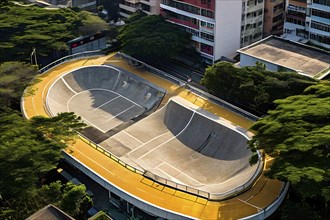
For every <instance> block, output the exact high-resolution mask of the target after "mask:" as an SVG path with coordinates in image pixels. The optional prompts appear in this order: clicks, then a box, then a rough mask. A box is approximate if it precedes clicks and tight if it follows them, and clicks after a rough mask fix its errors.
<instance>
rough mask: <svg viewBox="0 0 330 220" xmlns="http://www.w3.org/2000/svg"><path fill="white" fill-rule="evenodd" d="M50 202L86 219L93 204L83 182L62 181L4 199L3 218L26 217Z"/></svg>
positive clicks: (74, 215) (75, 216)
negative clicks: (31, 192)
mask: <svg viewBox="0 0 330 220" xmlns="http://www.w3.org/2000/svg"><path fill="white" fill-rule="evenodd" d="M48 204H53V205H55V206H57V207H59V208H60V209H61V210H63V211H64V212H66V213H67V214H69V215H70V216H72V217H74V218H76V219H86V218H84V214H85V213H86V211H87V210H88V209H89V208H90V207H92V206H93V201H92V199H91V198H90V197H89V196H88V194H87V192H86V187H85V186H84V185H83V184H80V185H75V184H73V183H72V182H68V183H66V184H62V183H61V182H60V181H56V182H53V183H50V184H49V185H43V186H42V187H41V188H39V189H37V190H36V191H35V192H34V193H33V194H30V195H29V196H28V197H17V198H11V199H9V200H5V201H2V206H1V209H0V218H1V219H26V218H27V217H29V216H30V215H32V214H33V213H34V212H36V211H38V210H39V209H41V208H43V207H44V206H46V205H48Z"/></svg>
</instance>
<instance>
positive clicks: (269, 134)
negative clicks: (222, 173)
mask: <svg viewBox="0 0 330 220" xmlns="http://www.w3.org/2000/svg"><path fill="white" fill-rule="evenodd" d="M275 104H276V105H277V107H276V109H275V110H272V111H269V115H268V116H266V117H264V118H261V119H260V120H259V121H257V122H256V123H255V124H254V125H253V126H252V129H253V130H256V131H257V134H256V135H255V136H254V137H253V138H252V140H251V141H250V147H251V149H252V150H253V151H255V150H256V149H262V150H264V152H265V153H267V154H269V155H271V156H274V157H275V161H274V163H273V165H272V167H271V170H270V172H269V173H268V175H269V176H270V177H272V178H277V179H280V180H283V181H289V182H290V183H291V185H292V187H293V189H294V190H295V192H296V193H298V194H299V195H300V196H301V198H302V200H305V199H314V200H317V203H321V204H323V207H328V206H327V204H329V201H330V163H329V155H330V145H329V144H330V83H329V81H325V82H322V83H319V84H317V85H313V86H310V87H308V88H307V89H305V91H304V92H303V93H302V94H301V95H296V96H290V97H288V98H286V99H280V100H276V101H275ZM254 159H255V158H254ZM252 161H254V160H252Z"/></svg>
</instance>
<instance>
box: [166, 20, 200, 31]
mask: <svg viewBox="0 0 330 220" xmlns="http://www.w3.org/2000/svg"><path fill="white" fill-rule="evenodd" d="M165 19H167V20H169V21H172V22H174V23H176V24H182V25H185V26H188V27H191V28H194V29H199V26H198V25H197V24H193V23H191V22H189V21H184V20H180V19H178V18H173V17H167V18H165Z"/></svg>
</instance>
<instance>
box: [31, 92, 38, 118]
mask: <svg viewBox="0 0 330 220" xmlns="http://www.w3.org/2000/svg"><path fill="white" fill-rule="evenodd" d="M32 107H33V110H34V112H35V113H36V115H38V112H37V109H36V107H35V105H34V96H32Z"/></svg>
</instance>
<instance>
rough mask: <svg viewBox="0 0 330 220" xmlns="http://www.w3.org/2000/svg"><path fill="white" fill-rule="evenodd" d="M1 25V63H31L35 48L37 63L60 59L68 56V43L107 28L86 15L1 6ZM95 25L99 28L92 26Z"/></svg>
mask: <svg viewBox="0 0 330 220" xmlns="http://www.w3.org/2000/svg"><path fill="white" fill-rule="evenodd" d="M0 21H1V22H0V63H1V62H5V61H24V62H29V63H30V55H31V53H32V49H33V48H36V51H37V58H38V60H41V61H42V60H43V59H40V58H43V57H48V58H57V57H58V56H61V55H64V54H66V53H67V51H68V46H67V42H68V41H69V40H72V39H74V38H76V37H78V36H79V35H84V34H86V33H87V32H88V33H90V32H95V31H99V30H100V29H102V28H104V27H106V25H105V22H104V21H101V19H100V18H98V16H94V15H91V14H90V13H88V12H84V11H81V12H79V11H78V12H76V11H74V10H73V9H70V8H62V9H58V10H46V9H44V8H40V7H37V6H31V7H21V6H18V5H13V4H9V5H0ZM93 22H96V25H94V26H93V25H91V24H92V23H93ZM80 27H81V28H80ZM89 28H90V29H91V30H89ZM79 30H80V31H81V32H80V31H79Z"/></svg>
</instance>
